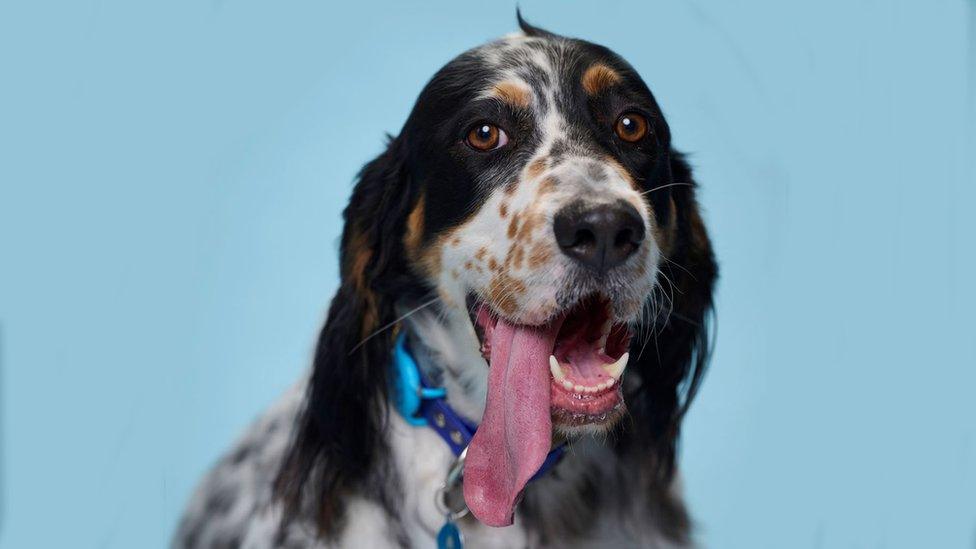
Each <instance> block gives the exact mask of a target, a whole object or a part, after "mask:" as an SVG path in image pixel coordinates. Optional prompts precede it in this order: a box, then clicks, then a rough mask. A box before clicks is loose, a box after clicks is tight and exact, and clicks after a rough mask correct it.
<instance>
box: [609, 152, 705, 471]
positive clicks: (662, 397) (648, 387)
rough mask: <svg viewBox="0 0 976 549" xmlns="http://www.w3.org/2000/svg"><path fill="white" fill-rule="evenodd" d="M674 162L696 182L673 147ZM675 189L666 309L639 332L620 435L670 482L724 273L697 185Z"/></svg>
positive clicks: (680, 174) (682, 177) (663, 284)
mask: <svg viewBox="0 0 976 549" xmlns="http://www.w3.org/2000/svg"><path fill="white" fill-rule="evenodd" d="M670 164H671V165H670V169H671V178H672V179H671V180H672V181H674V182H680V183H692V184H694V181H693V179H692V174H691V168H690V167H689V165H688V163H687V162H686V161H685V159H684V157H683V156H682V155H681V154H680V153H678V152H676V151H672V152H671V158H670ZM672 191H673V192H672V193H671V197H672V200H673V202H674V208H673V213H674V219H673V221H672V222H673V224H674V225H673V229H672V233H671V234H672V236H671V242H670V246H668V249H667V250H665V255H666V257H667V260H666V261H664V262H663V265H662V266H661V273H659V274H658V277H659V281H658V282H659V291H660V292H663V294H664V295H666V296H667V297H666V298H665V300H666V301H667V304H666V305H665V306H664V307H663V309H664V310H663V312H662V311H660V309H659V310H658V311H657V312H658V313H659V316H658V317H657V318H656V319H655V325H654V326H648V327H647V329H648V330H649V331H651V332H652V333H651V334H650V335H647V336H646V337H635V338H634V343H633V345H632V348H631V357H632V358H631V360H630V364H629V365H628V366H627V369H628V372H629V373H630V374H637V375H636V376H635V377H637V378H638V380H639V385H638V386H637V387H636V389H635V390H633V391H631V392H629V393H628V394H627V395H626V401H627V407H628V409H629V410H630V413H631V416H632V418H633V424H632V425H633V428H632V429H628V432H626V433H623V434H622V437H621V439H620V444H621V445H623V446H624V447H630V448H631V449H635V450H637V451H638V452H641V455H646V456H648V457H650V458H652V463H651V465H652V466H653V471H654V477H655V480H656V481H657V482H659V486H660V487H664V488H666V487H667V486H669V485H670V482H671V479H672V476H673V474H674V464H675V451H676V447H677V441H678V435H679V432H680V427H681V420H682V418H683V417H684V414H685V412H686V411H687V410H688V406H689V405H690V404H691V401H692V399H693V398H694V396H695V394H696V392H697V391H698V387H699V385H700V383H701V380H702V376H703V374H704V373H705V367H706V365H707V363H708V358H709V354H710V351H711V334H710V330H709V326H710V324H711V321H712V318H711V317H712V291H713V288H714V285H715V280H716V278H717V276H718V268H717V265H716V263H715V257H714V255H713V253H712V246H711V242H710V241H709V238H708V233H707V231H706V230H705V225H704V223H703V222H702V218H701V215H700V213H699V209H698V203H697V202H696V200H695V187H694V186H674V187H672ZM662 275H664V276H666V277H667V280H664V278H663V277H662ZM669 281H670V282H669ZM672 285H673V286H672ZM669 313H670V314H669ZM634 357H637V358H636V359H635V358H634Z"/></svg>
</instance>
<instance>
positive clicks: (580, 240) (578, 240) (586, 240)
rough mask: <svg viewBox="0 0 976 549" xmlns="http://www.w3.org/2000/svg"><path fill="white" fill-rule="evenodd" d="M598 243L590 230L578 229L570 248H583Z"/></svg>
mask: <svg viewBox="0 0 976 549" xmlns="http://www.w3.org/2000/svg"><path fill="white" fill-rule="evenodd" d="M595 243H596V235H595V234H593V231H591V230H590V229H587V228H584V229H578V230H577V231H576V234H575V235H574V238H573V243H572V244H570V245H569V246H567V247H568V248H578V247H582V246H592V245H593V244H595Z"/></svg>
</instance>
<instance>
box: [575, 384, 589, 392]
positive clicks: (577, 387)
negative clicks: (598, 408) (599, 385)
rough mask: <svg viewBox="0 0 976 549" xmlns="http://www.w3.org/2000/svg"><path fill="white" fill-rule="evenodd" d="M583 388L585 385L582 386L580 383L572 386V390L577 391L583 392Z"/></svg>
mask: <svg viewBox="0 0 976 549" xmlns="http://www.w3.org/2000/svg"><path fill="white" fill-rule="evenodd" d="M585 389H586V387H583V386H582V385H576V386H575V387H573V390H574V391H576V392H577V393H584V392H586V391H585Z"/></svg>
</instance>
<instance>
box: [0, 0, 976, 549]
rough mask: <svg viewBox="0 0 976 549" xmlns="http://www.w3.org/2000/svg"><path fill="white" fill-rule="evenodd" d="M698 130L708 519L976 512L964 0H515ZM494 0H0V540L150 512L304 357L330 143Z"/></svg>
mask: <svg viewBox="0 0 976 549" xmlns="http://www.w3.org/2000/svg"><path fill="white" fill-rule="evenodd" d="M521 7H522V10H523V12H524V14H525V15H526V17H527V18H528V19H529V20H530V21H532V22H534V23H536V24H538V25H540V26H543V27H547V28H549V29H551V30H553V31H556V32H559V33H563V34H567V35H572V36H578V37H583V38H586V39H589V40H592V41H595V42H599V43H602V44H604V45H607V46H609V47H610V48H612V49H614V50H615V51H617V52H619V53H620V54H622V55H623V56H624V57H625V58H627V59H628V60H629V61H630V62H631V63H632V64H633V65H634V66H635V67H636V68H637V69H638V70H639V71H640V73H641V74H642V75H643V76H644V77H645V79H646V80H647V82H648V83H649V85H650V87H651V88H652V90H653V91H654V92H655V94H656V95H657V98H658V101H659V102H660V104H661V105H662V107H663V109H664V111H665V113H666V115H667V116H668V118H669V121H670V124H671V127H672V129H673V133H674V136H675V144H676V145H677V147H679V148H680V149H682V150H685V151H687V152H689V153H690V154H691V161H692V162H693V164H694V165H695V166H696V167H697V175H698V178H699V180H700V181H701V183H702V185H703V191H702V203H703V207H704V210H705V217H706V221H707V223H708V226H709V227H710V229H711V234H712V236H713V238H714V241H715V246H716V250H717V254H718V258H719V260H720V262H721V267H722V279H721V284H720V287H719V292H718V336H717V343H716V352H715V355H714V360H713V362H712V368H711V371H710V373H709V375H708V376H707V378H706V381H705V385H704V389H703V390H702V392H701V394H700V397H699V399H698V401H697V402H696V404H695V406H694V407H693V409H692V413H691V414H690V417H689V418H688V420H687V423H686V429H685V432H684V439H683V444H682V447H681V466H682V470H683V477H684V486H685V489H686V492H687V496H688V500H689V502H690V505H691V509H692V510H693V512H694V516H695V518H696V525H697V534H696V535H697V538H698V539H699V540H700V541H701V542H702V543H703V544H704V545H705V546H707V547H717V548H726V547H728V548H750V549H751V548H872V549H873V548H906V549H907V548H921V547H925V548H948V549H955V548H959V549H963V548H965V549H969V548H972V547H973V546H974V544H976V438H974V436H976V425H974V424H976V396H974V390H976V343H974V341H976V337H974V327H976V322H974V317H973V312H974V310H976V283H974V281H976V254H974V250H976V245H974V243H973V237H974V236H976V219H974V217H973V213H972V212H973V207H974V202H976V186H974V182H976V163H974V160H973V157H974V154H976V109H974V105H976V67H974V63H976V36H974V33H976V2H971V1H970V2H967V1H963V0H956V1H949V0H945V1H943V0H925V1H922V0H915V1H909V0H871V1H868V0H858V1H852V0H825V1H793V2H783V1H775V0H765V1H760V0H749V1H746V0H742V1H737V2H727V1H722V2H718V1H713V2H706V1H704V0H698V1H692V0H669V1H663V0H658V1H650V2H622V1H601V2H586V3H582V2H580V3H575V2H543V1H535V0H524V1H523V2H522V4H521ZM514 29H515V5H514V3H512V2H495V3H488V2H479V3H467V2H423V3H421V2H402V1H390V2H365V1H364V2H341V3H336V4H327V3H325V2H311V1H300V0H294V1H277V2H258V1H245V0H167V1H157V2H135V1H131V0H74V1H61V2H56V1H43V0H31V1H26V0H25V1H13V0H8V1H5V2H2V3H0V391H2V393H0V395H2V408H0V444H2V449H0V483H2V491H0V494H2V499H0V509H2V515H0V544H2V546H3V547H5V548H7V547H9V548H11V549H13V548H33V547H98V548H103V547H104V548H144V547H145V548H153V547H163V546H165V545H166V543H167V541H168V539H169V536H170V534H171V532H172V530H173V528H174V525H175V523H176V520H177V517H178V514H179V513H180V511H181V508H182V507H183V505H184V504H185V502H186V500H187V497H188V495H189V493H190V491H191V489H192V487H193V486H194V484H195V482H196V481H197V480H198V479H199V477H200V476H201V474H202V473H203V472H204V471H205V470H206V468H207V467H208V466H209V465H210V464H211V463H213V462H214V460H215V459H216V458H217V456H218V455H219V453H220V452H221V451H222V449H225V448H226V447H227V446H228V445H229V444H230V443H231V442H232V441H233V440H234V439H235V437H236V436H237V434H238V433H239V432H240V431H241V430H242V428H243V427H244V426H245V425H246V424H247V423H248V422H249V420H250V419H251V418H253V417H254V415H255V414H256V413H258V412H259V411H260V410H261V409H262V408H263V407H264V406H266V405H267V404H269V403H270V402H272V401H273V399H275V397H276V396H277V395H278V394H279V393H281V392H282V391H283V390H285V389H286V388H287V387H288V386H289V385H290V384H292V383H293V382H294V380H295V379H296V378H297V377H298V376H299V375H300V374H301V372H303V370H304V369H305V368H306V367H307V365H308V364H309V358H310V353H311V349H312V343H313V340H314V337H315V334H316V331H317V330H318V328H319V326H320V323H321V322H322V320H323V315H324V312H325V308H326V306H327V304H328V302H329V299H330V297H331V294H332V292H333V291H334V289H335V287H336V281H337V269H336V240H337V236H338V235H339V231H340V221H339V214H340V210H341V208H342V207H343V206H344V204H345V201H346V199H347V197H348V194H349V191H350V188H351V184H352V180H353V176H354V174H355V173H356V171H357V170H358V169H359V168H360V166H361V165H362V164H363V163H364V162H366V161H368V160H369V159H370V158H371V157H373V156H374V155H376V154H377V153H378V152H379V151H380V150H381V147H382V143H383V140H384V134H385V133H386V132H390V133H396V132H397V131H398V130H399V128H400V126H401V125H402V123H403V121H404V120H405V118H406V115H407V113H408V110H409V109H410V107H411V106H412V104H413V102H414V99H415V98H416V95H417V93H418V92H419V91H420V89H421V87H422V86H423V84H424V83H425V82H426V80H427V79H428V78H430V76H431V75H432V74H433V73H434V71H436V70H437V69H438V68H439V67H440V66H441V65H443V64H444V63H445V62H447V61H448V60H449V59H450V58H452V57H453V56H455V55H456V54H458V53H460V52H461V51H463V50H465V49H467V48H470V47H472V46H475V45H478V44H480V43H482V42H484V41H486V40H488V39H491V38H493V37H497V36H500V35H502V34H505V33H508V32H511V31H513V30H514Z"/></svg>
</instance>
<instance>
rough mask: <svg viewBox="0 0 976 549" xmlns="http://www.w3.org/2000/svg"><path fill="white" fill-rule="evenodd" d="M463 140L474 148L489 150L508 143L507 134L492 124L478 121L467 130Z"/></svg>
mask: <svg viewBox="0 0 976 549" xmlns="http://www.w3.org/2000/svg"><path fill="white" fill-rule="evenodd" d="M465 141H466V142H467V143H468V145H469V146H470V147H471V148H473V149H475V150H479V151H491V150H494V149H497V148H499V147H503V146H504V145H505V144H506V143H508V135H506V134H505V130H503V129H501V128H499V127H498V126H496V125H494V124H490V123H488V122H479V123H478V124H475V125H474V127H472V128H471V130H469V131H468V136H467V138H465Z"/></svg>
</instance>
